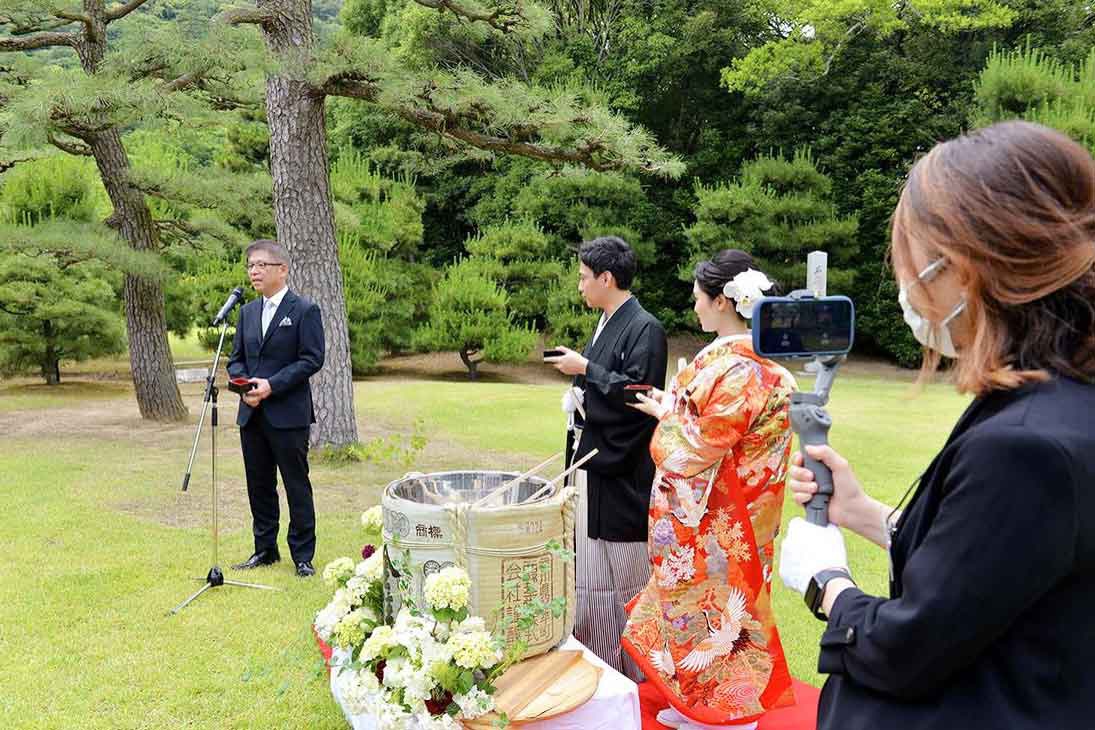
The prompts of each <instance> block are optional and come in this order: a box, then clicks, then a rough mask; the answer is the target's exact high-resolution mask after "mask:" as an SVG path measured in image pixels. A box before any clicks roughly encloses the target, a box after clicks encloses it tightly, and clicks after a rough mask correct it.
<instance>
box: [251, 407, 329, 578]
mask: <svg viewBox="0 0 1095 730" xmlns="http://www.w3.org/2000/svg"><path fill="white" fill-rule="evenodd" d="M240 444H241V445H242V447H243V466H244V470H245V471H246V473H247V499H248V501H250V503H251V520H252V531H253V532H254V535H255V552H261V551H263V550H277V546H278V521H279V519H280V511H279V508H278V492H277V486H278V479H277V472H281V481H282V484H283V485H284V487H285V497H286V501H288V502H289V534H288V536H287V538H288V540H287V541H288V543H289V552H290V554H291V555H292V556H293V562H294V563H300V562H304V561H311V560H312V558H313V557H314V556H315V552H316V508H315V505H314V504H313V502H312V483H311V482H310V481H309V480H308V429H307V428H274V427H273V426H271V425H270V423H269V422H268V421H267V420H266V414H264V413H263V412H262V409H261V408H259V409H258V411H257V412H255V413H253V414H252V415H251V419H250V420H249V421H248V422H247V425H246V426H244V427H242V428H241V429H240Z"/></svg>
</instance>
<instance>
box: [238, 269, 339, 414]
mask: <svg viewBox="0 0 1095 730" xmlns="http://www.w3.org/2000/svg"><path fill="white" fill-rule="evenodd" d="M324 352H325V346H324V342H323V319H322V317H321V316H320V313H319V307H318V306H316V304H315V303H314V302H312V301H311V300H310V299H307V298H305V297H302V296H298V295H296V294H294V293H293V292H292V291H287V292H285V297H284V298H283V299H282V300H281V305H280V306H278V308H277V312H276V313H275V314H274V318H273V319H272V320H270V326H269V327H268V328H267V330H266V337H263V336H262V297H259V298H258V299H254V300H252V301H250V302H248V303H247V304H245V305H243V306H242V307H241V308H240V317H239V321H238V322H236V337H235V339H234V340H233V342H232V355H231V357H229V358H228V374H229V375H230V376H232V377H234V378H235V377H241V378H266V379H267V380H269V381H270V390H271V395H270V397H268V398H267V399H266V400H264V401H263V402H262V404H261V405H259V408H261V409H262V411H263V413H265V414H266V420H267V421H268V422H269V423H270V425H271V426H273V427H274V428H307V427H308V426H310V425H311V424H313V423H315V421H316V415H315V410H314V409H313V407H312V388H311V386H310V385H309V384H308V378H310V377H312V376H313V375H315V374H316V373H317V372H318V371H319V369H320V368H321V367H323V357H324ZM254 410H255V409H253V408H251V406H249V405H247V404H246V403H244V402H243V400H242V399H240V408H239V414H238V415H237V416H236V423H237V424H238V425H240V426H246V425H247V422H248V421H249V420H250V419H251V415H252V413H253V412H254Z"/></svg>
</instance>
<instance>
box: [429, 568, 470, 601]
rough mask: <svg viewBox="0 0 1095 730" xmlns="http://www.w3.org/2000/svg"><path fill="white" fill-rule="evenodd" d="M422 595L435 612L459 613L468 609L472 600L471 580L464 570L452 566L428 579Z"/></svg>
mask: <svg viewBox="0 0 1095 730" xmlns="http://www.w3.org/2000/svg"><path fill="white" fill-rule="evenodd" d="M422 594H423V596H424V597H425V599H426V603H427V604H428V605H429V606H430V608H432V609H434V610H435V611H437V610H441V609H445V608H449V609H452V610H454V611H459V610H460V609H462V608H467V605H468V601H469V600H470V598H471V578H469V577H468V574H467V573H466V572H464V571H463V570H462V569H460V568H457V567H456V566H450V567H448V568H444V569H443V570H441V572H439V573H434V574H433V575H431V576H430V577H429V578H426V583H425V585H424V586H423V588H422Z"/></svg>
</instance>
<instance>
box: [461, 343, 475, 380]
mask: <svg viewBox="0 0 1095 730" xmlns="http://www.w3.org/2000/svg"><path fill="white" fill-rule="evenodd" d="M475 352H476V351H475V350H469V349H468V348H466V347H462V348H460V360H461V362H463V363H464V367H466V368H467V369H468V380H479V361H478V360H472V359H471V356H472V355H474V354H475Z"/></svg>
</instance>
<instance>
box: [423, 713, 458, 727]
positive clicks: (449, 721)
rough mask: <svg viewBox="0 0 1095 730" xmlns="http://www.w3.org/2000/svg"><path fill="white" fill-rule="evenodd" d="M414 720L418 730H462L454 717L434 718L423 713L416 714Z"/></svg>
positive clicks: (437, 716)
mask: <svg viewBox="0 0 1095 730" xmlns="http://www.w3.org/2000/svg"><path fill="white" fill-rule="evenodd" d="M414 719H415V720H416V721H417V722H418V727H419V728H420V730H462V728H463V727H464V726H463V725H461V724H460V721H459V720H457V719H456V718H455V717H451V716H449V715H445V714H441V715H436V716H434V715H431V714H430V713H429V712H426V711H423V712H418V713H416V714H415V716H414Z"/></svg>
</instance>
